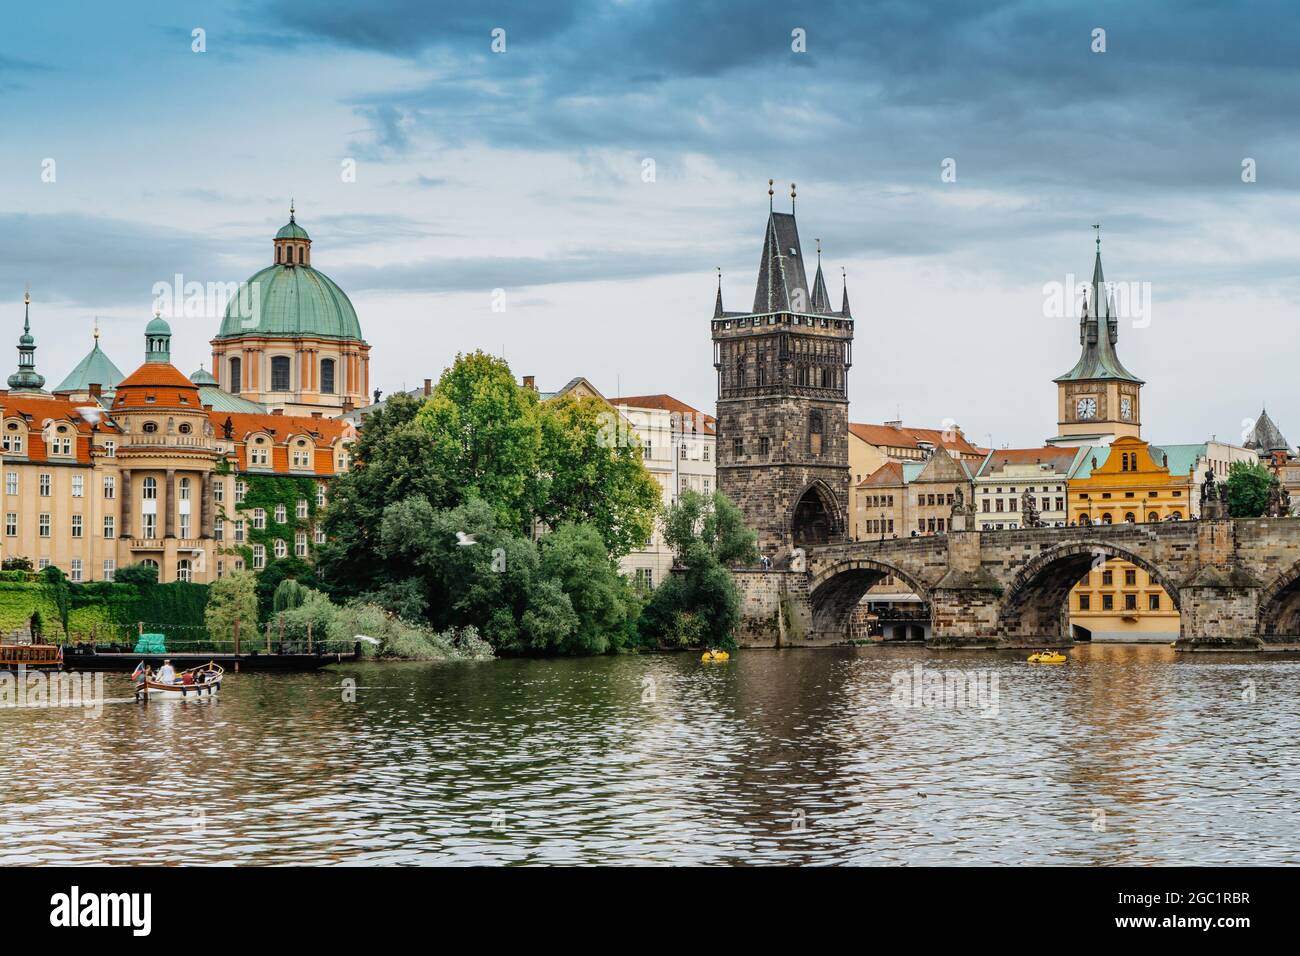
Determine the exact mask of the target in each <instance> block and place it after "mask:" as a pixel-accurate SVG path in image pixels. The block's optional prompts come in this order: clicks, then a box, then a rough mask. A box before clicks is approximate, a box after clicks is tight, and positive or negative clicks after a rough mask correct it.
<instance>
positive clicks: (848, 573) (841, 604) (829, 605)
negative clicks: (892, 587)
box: [808, 558, 930, 640]
mask: <svg viewBox="0 0 1300 956" xmlns="http://www.w3.org/2000/svg"><path fill="white" fill-rule="evenodd" d="M889 575H893V576H894V577H896V578H898V579H900V580H901V581H903V582H904V583H905V584H907V586H908V587H910V588H911V589H912V590H913V591H915V592H916V594H917V596H918V597H920V598H921V600H922V601H925V602H926V603H928V602H929V600H930V589H929V588H928V587H926V586H925V584H923V583H922V582H921V581H920V580H919V579H918V578H916V577H915V576H914V575H912V574H910V573H909V572H907V571H904V570H903V569H902V568H900V567H898V566H897V565H893V564H887V563H885V562H883V561H877V560H874V559H871V558H859V559H854V560H851V561H841V562H839V563H837V564H833V565H831V566H830V567H828V568H826V569H824V570H822V571H821V572H819V573H818V574H817V575H816V577H814V578H813V579H812V581H811V582H810V583H809V585H808V599H809V601H810V603H811V604H812V632H813V636H814V637H816V638H818V639H821V640H845V639H847V638H848V637H850V633H849V629H850V625H851V622H852V617H853V609H854V608H856V607H857V606H858V603H859V602H860V601H861V600H862V596H863V595H864V594H866V593H867V591H869V590H870V589H871V588H872V587H873V586H875V585H876V584H879V583H880V581H882V580H883V579H884V578H885V577H887V576H889Z"/></svg>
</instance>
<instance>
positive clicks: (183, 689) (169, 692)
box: [137, 661, 226, 700]
mask: <svg viewBox="0 0 1300 956" xmlns="http://www.w3.org/2000/svg"><path fill="white" fill-rule="evenodd" d="M186 674H189V675H190V677H191V678H192V679H193V682H192V683H189V684H186V683H184V679H185V675H186ZM225 676H226V669H225V668H224V667H222V666H221V665H220V664H215V663H213V662H212V661H208V663H206V664H203V665H201V666H199V667H191V668H189V669H188V670H183V671H180V672H179V673H178V674H177V675H176V682H175V683H173V684H164V683H161V682H160V681H156V680H153V679H151V678H146V679H145V681H144V683H143V684H142V685H141V686H140V689H139V691H138V693H137V696H139V695H140V694H147V695H148V696H149V699H150V700H154V699H157V698H162V699H164V700H201V699H203V698H206V697H215V696H216V694H217V691H219V690H221V679H222V678H223V677H225Z"/></svg>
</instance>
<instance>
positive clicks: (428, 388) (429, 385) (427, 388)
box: [424, 378, 433, 398]
mask: <svg viewBox="0 0 1300 956" xmlns="http://www.w3.org/2000/svg"><path fill="white" fill-rule="evenodd" d="M432 394H433V379H431V378H426V379H425V380H424V397H425V398H428V397H429V396H430V395H432Z"/></svg>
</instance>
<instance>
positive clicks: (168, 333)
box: [144, 312, 172, 363]
mask: <svg viewBox="0 0 1300 956" xmlns="http://www.w3.org/2000/svg"><path fill="white" fill-rule="evenodd" d="M144 360H145V361H146V362H163V363H170V362H171V360H172V327H171V326H170V325H168V324H167V321H166V320H165V319H164V318H163V317H162V315H161V314H160V313H158V312H155V313H154V316H153V321H152V322H150V323H149V324H148V325H146V326H145V328H144Z"/></svg>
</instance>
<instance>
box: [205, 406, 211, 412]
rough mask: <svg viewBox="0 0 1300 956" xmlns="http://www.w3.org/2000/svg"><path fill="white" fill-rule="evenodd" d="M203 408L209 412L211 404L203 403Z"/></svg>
mask: <svg viewBox="0 0 1300 956" xmlns="http://www.w3.org/2000/svg"><path fill="white" fill-rule="evenodd" d="M203 410H204V411H205V412H210V411H212V406H211V405H204V406H203Z"/></svg>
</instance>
